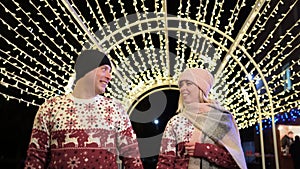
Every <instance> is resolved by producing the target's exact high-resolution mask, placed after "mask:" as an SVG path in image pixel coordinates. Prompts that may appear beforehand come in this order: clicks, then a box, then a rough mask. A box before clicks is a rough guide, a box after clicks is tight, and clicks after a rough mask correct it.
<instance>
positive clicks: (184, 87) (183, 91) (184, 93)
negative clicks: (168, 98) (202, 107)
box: [179, 80, 200, 104]
mask: <svg viewBox="0 0 300 169" xmlns="http://www.w3.org/2000/svg"><path fill="white" fill-rule="evenodd" d="M179 91H180V95H181V97H182V99H183V102H184V103H185V104H189V103H195V102H196V103H199V102H200V89H199V88H198V86H196V85H195V84H194V83H193V82H191V81H189V80H182V81H180V82H179Z"/></svg>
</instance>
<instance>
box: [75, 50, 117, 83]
mask: <svg viewBox="0 0 300 169" xmlns="http://www.w3.org/2000/svg"><path fill="white" fill-rule="evenodd" d="M102 65H109V66H110V67H111V63H110V61H109V59H108V57H107V56H106V55H105V54H104V53H102V52H100V51H98V50H84V51H82V52H81V54H80V55H79V56H78V57H77V60H76V63H75V66H74V68H75V72H76V78H75V82H74V83H76V82H77V80H79V79H80V78H81V77H83V76H84V75H85V74H87V73H88V72H90V71H91V70H93V69H95V68H97V67H99V66H102Z"/></svg>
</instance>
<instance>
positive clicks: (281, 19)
mask: <svg viewBox="0 0 300 169" xmlns="http://www.w3.org/2000/svg"><path fill="white" fill-rule="evenodd" d="M260 2H261V4H260ZM272 2H273V1H272ZM66 3H69V4H70V6H71V7H72V9H73V10H74V11H75V12H76V15H78V18H80V20H78V19H75V18H74V16H73V15H71V13H72V11H70V10H69V9H68V8H67V6H66ZM228 3H230V4H231V5H228ZM233 3H234V2H232V1H230V2H228V1H227V0H220V1H200V2H194V1H190V0H189V1H182V0H178V1H176V2H175V1H174V2H172V1H167V0H163V1H159V0H154V1H153V2H152V1H151V3H150V2H148V1H139V0H133V1H125V0H118V1H109V0H106V1H82V2H80V3H79V2H76V1H72V0H55V1H46V0H40V1H38V2H37V1H34V0H31V1H29V2H28V3H27V2H17V1H8V2H0V9H1V11H2V12H1V18H0V21H1V22H0V23H1V27H2V28H1V29H2V30H3V31H1V37H0V40H1V42H2V43H1V44H2V45H1V47H0V56H1V57H0V62H1V63H0V72H1V78H0V95H1V96H2V97H4V98H6V99H7V100H10V99H14V100H18V101H19V102H25V103H26V104H27V105H33V106H38V105H40V104H41V103H43V101H44V100H45V99H48V98H50V97H53V96H56V95H62V94H65V93H67V92H70V91H69V90H66V86H67V85H69V81H70V78H72V75H73V73H74V70H73V66H74V64H75V60H76V58H77V56H78V55H79V54H80V51H81V50H82V49H86V48H99V47H100V48H101V50H103V51H104V52H106V53H107V54H108V56H109V58H111V59H112V62H113V63H114V64H115V66H116V67H115V70H114V72H113V73H114V75H118V76H115V78H114V79H113V80H112V81H111V84H110V86H109V87H108V92H107V93H106V94H105V95H106V96H108V97H114V98H117V99H119V100H120V101H121V102H122V103H124V105H125V107H126V108H127V109H128V108H129V107H130V106H131V104H132V103H134V101H135V100H137V98H138V97H140V96H141V95H143V93H145V92H146V91H149V90H151V89H153V88H157V87H159V86H174V85H177V78H178V75H179V74H180V72H182V71H183V70H184V69H185V68H186V67H202V68H207V69H209V70H210V71H211V72H214V73H216V72H219V73H218V74H217V76H216V79H215V81H216V84H215V86H214V87H213V89H212V96H211V97H213V98H215V99H217V100H219V101H220V102H221V104H223V105H224V106H225V107H226V108H227V109H229V110H230V111H231V112H232V114H233V116H234V117H235V119H236V121H237V123H238V127H239V128H240V129H242V128H247V127H250V126H254V125H255V124H256V123H257V122H258V120H259V116H261V117H262V118H263V119H265V121H264V123H269V122H267V121H268V119H270V117H271V116H272V115H274V114H276V119H279V118H282V116H281V114H282V113H287V115H288V116H284V117H288V118H292V119H294V118H298V117H299V116H298V115H295V114H299V111H298V110H297V111H296V110H295V111H296V113H295V112H294V109H295V108H298V109H299V105H300V102H299V99H298V98H299V91H300V89H299V88H300V81H299V79H300V77H299V76H300V72H299V71H300V69H299V65H300V61H299V59H297V58H299V50H297V49H298V48H299V34H300V33H299V32H300V31H299V30H300V26H299V22H300V19H299V18H296V19H294V20H293V19H291V18H292V17H289V16H290V15H292V14H293V13H295V10H296V9H297V8H299V2H298V1H292V2H283V1H281V0H278V1H276V2H275V3H274V2H273V3H271V1H259V3H256V5H257V4H258V5H260V8H258V9H259V11H255V7H253V6H254V5H255V2H248V1H245V0H243V1H237V2H236V4H233ZM86 11H88V12H86ZM250 11H254V13H255V14H252V15H250V16H249V20H248V21H249V22H247V23H245V24H244V23H243V22H242V21H241V19H240V18H243V17H248V15H249V14H250ZM245 14H248V15H245ZM244 15H245V16H244ZM224 20H226V24H224V23H225V22H224ZM286 23H287V24H286ZM243 24H244V27H243V28H244V29H241V28H242V25H243ZM82 25H84V26H85V27H86V28H87V29H86V30H85V29H83V28H82ZM240 29H241V31H239V30H240ZM89 35H92V36H93V37H94V38H95V40H96V42H97V44H95V42H94V41H93V40H91V38H90V37H89ZM251 59H252V60H251ZM286 63H289V66H288V68H289V70H290V72H291V74H290V80H291V84H292V87H291V89H290V90H286V89H285V88H284V86H285V83H286V81H285V80H284V79H283V77H284V76H285V71H284V70H282V69H281V68H282V67H283V65H285V64H286ZM259 72H262V73H263V74H260V73H259ZM264 80H266V83H264ZM272 112H274V114H272ZM292 114H293V115H292ZM290 115H292V116H290Z"/></svg>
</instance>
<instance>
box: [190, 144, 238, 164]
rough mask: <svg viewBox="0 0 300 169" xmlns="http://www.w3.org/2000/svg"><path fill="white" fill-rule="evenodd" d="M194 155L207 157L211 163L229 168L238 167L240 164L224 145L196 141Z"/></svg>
mask: <svg viewBox="0 0 300 169" xmlns="http://www.w3.org/2000/svg"><path fill="white" fill-rule="evenodd" d="M194 156H195V157H199V158H205V159H206V160H208V161H210V162H211V163H213V164H215V165H217V166H221V167H223V168H228V169H238V168H239V167H238V165H237V164H236V162H235V161H234V159H233V158H232V156H231V155H230V153H229V152H228V151H227V150H226V149H225V148H223V147H220V146H217V145H215V144H209V143H196V145H195V151H194Z"/></svg>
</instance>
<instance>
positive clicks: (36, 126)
mask: <svg viewBox="0 0 300 169" xmlns="http://www.w3.org/2000/svg"><path fill="white" fill-rule="evenodd" d="M49 103H52V102H51V101H50V100H48V101H46V102H45V103H44V104H42V105H41V106H40V108H39V110H38V112H37V114H36V116H35V119H34V123H33V128H32V133H31V139H30V142H29V146H28V150H27V157H26V160H25V168H47V166H46V164H47V160H49V157H48V155H49V153H48V150H49V147H50V145H49V144H50V143H49V135H50V134H49V131H48V127H49V125H50V122H49V116H50V113H51V105H50V104H49Z"/></svg>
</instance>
